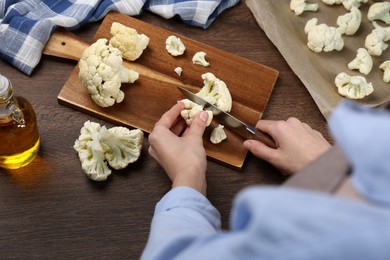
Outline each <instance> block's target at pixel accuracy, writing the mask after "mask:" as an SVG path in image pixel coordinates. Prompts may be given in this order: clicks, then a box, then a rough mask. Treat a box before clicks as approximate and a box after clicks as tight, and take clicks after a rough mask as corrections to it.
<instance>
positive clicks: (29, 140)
mask: <svg viewBox="0 0 390 260" xmlns="http://www.w3.org/2000/svg"><path fill="white" fill-rule="evenodd" d="M39 145H40V137H39V133H38V126H37V120H36V115H35V112H34V109H33V107H32V106H31V104H30V103H29V102H28V101H27V100H26V99H25V98H23V97H20V96H14V90H13V87H12V84H11V82H10V81H9V80H8V79H7V78H5V77H4V76H2V75H0V167H2V168H7V169H17V168H20V167H23V166H25V165H27V164H28V163H30V162H31V161H32V160H33V159H34V158H35V157H36V155H37V154H38V150H39Z"/></svg>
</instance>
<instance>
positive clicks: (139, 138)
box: [73, 121, 144, 181]
mask: <svg viewBox="0 0 390 260" xmlns="http://www.w3.org/2000/svg"><path fill="white" fill-rule="evenodd" d="M143 138H144V134H143V132H142V131H141V130H140V129H134V130H129V129H127V128H125V127H112V128H110V129H107V128H106V127H105V126H101V125H100V124H98V123H95V122H91V121H86V122H85V123H84V126H83V127H82V128H81V130H80V136H79V137H78V139H77V140H76V141H75V143H74V146H73V148H74V149H75V150H76V151H77V153H78V156H79V159H80V161H81V168H82V171H83V173H84V174H85V175H86V176H87V177H88V178H89V179H91V180H94V181H104V180H106V179H107V177H108V176H109V175H110V174H111V169H110V168H109V167H108V165H107V162H108V164H109V165H110V166H111V167H112V168H114V169H116V170H119V169H124V168H126V167H127V166H128V165H129V164H130V163H133V162H135V161H137V160H138V158H139V157H140V155H141V149H142V142H143Z"/></svg>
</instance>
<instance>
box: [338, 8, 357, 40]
mask: <svg viewBox="0 0 390 260" xmlns="http://www.w3.org/2000/svg"><path fill="white" fill-rule="evenodd" d="M361 23H362V12H361V11H360V10H359V9H358V8H357V7H355V6H353V7H352V8H351V11H350V12H349V13H346V14H344V15H340V16H339V17H337V25H338V26H339V28H340V32H341V33H345V34H346V35H354V34H355V33H356V32H357V30H358V29H359V27H360V24H361Z"/></svg>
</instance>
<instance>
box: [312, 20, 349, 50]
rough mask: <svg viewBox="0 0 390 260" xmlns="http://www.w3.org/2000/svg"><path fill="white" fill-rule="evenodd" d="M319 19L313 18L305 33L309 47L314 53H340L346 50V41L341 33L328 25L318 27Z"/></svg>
mask: <svg viewBox="0 0 390 260" xmlns="http://www.w3.org/2000/svg"><path fill="white" fill-rule="evenodd" d="M317 22H318V19H317V18H312V19H310V20H309V21H307V23H306V25H305V33H306V34H307V35H308V42H307V46H308V47H309V49H310V50H312V51H314V52H321V51H325V52H329V51H333V50H337V51H340V50H341V49H343V48H344V40H343V38H342V34H341V31H340V30H339V29H338V28H336V27H332V26H328V25H326V24H319V25H317Z"/></svg>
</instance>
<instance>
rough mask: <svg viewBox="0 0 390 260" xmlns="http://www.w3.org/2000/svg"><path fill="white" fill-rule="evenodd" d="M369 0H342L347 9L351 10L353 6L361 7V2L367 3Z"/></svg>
mask: <svg viewBox="0 0 390 260" xmlns="http://www.w3.org/2000/svg"><path fill="white" fill-rule="evenodd" d="M367 1H368V0H342V1H341V2H342V4H343V6H344V8H345V9H347V10H348V11H350V10H351V9H352V7H353V6H355V7H356V8H359V7H360V5H361V4H364V3H367Z"/></svg>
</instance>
